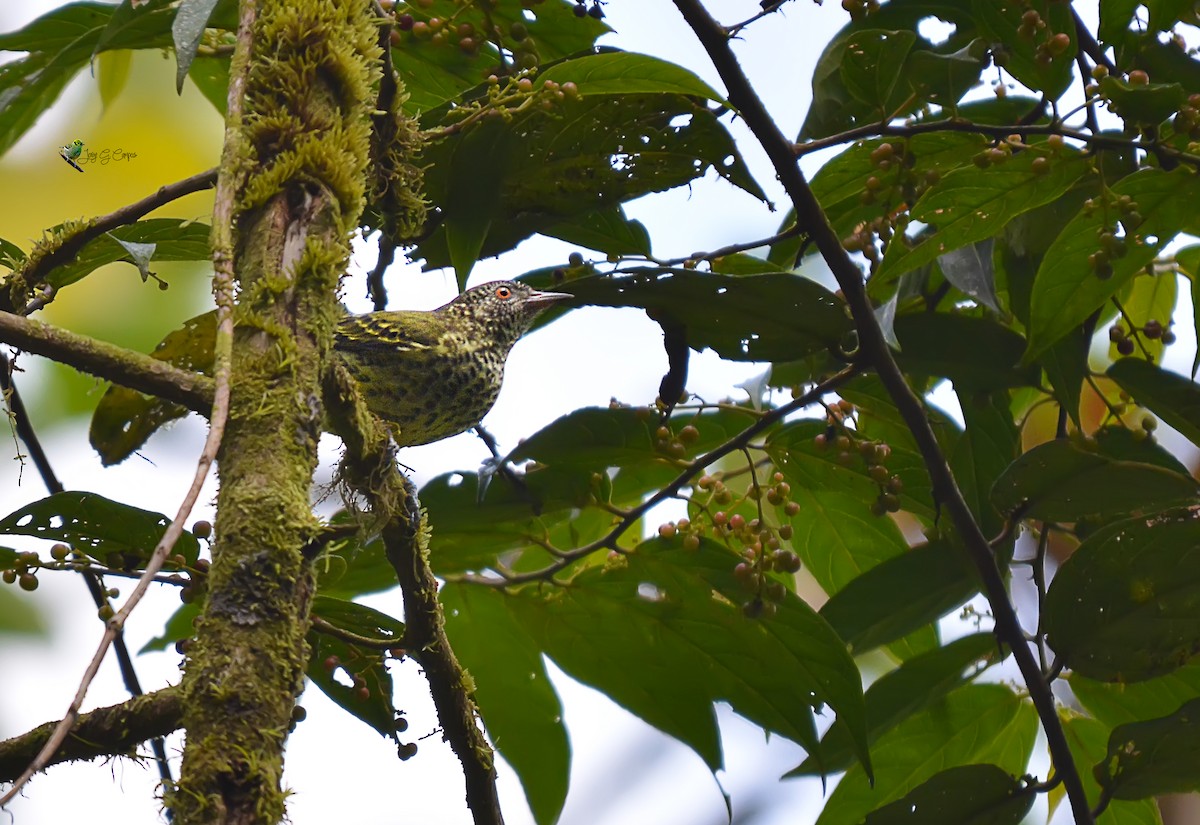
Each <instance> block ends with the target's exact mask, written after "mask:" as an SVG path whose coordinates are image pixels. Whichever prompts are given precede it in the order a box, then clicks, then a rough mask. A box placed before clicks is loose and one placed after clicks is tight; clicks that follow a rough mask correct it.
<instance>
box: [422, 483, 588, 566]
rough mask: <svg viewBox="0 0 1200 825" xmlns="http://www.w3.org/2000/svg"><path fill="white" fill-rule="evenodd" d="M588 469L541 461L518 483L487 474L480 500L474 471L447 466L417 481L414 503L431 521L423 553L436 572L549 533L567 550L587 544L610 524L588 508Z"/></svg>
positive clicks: (491, 559) (487, 558)
mask: <svg viewBox="0 0 1200 825" xmlns="http://www.w3.org/2000/svg"><path fill="white" fill-rule="evenodd" d="M591 476H592V472H591V471H590V470H582V469H573V468H543V469H536V470H531V471H529V472H526V473H525V475H524V476H522V481H523V482H524V485H523V488H522V489H517V488H514V487H513V485H512V484H510V483H509V482H508V481H507V480H506V479H504V478H497V479H495V480H494V481H493V482H492V484H490V485H489V486H488V488H487V492H486V494H485V495H484V496H483V497H482V501H481V500H480V496H479V495H478V489H479V480H478V476H477V475H475V474H474V473H471V474H469V475H467V474H462V473H447V474H445V475H441V476H438V477H436V478H434V479H432V480H431V481H429V482H428V483H427V484H426V485H425V486H424V487H422V488H421V493H420V499H421V503H422V505H424V507H425V509H426V510H427V511H428V512H429V519H430V522H431V523H433V524H435V525H436V529H435V530H434V531H433V535H432V537H431V538H430V550H431V552H430V561H431V562H432V564H433V569H434V572H435V573H437V574H438V575H439V576H442V575H446V574H449V573H462V572H464V571H467V570H486V569H489V568H492V567H494V566H495V565H496V564H497V562H498V559H499V558H500V557H501V555H502V554H505V553H507V552H508V551H511V550H524V549H526V548H529V547H534V546H536V544H537V542H540V541H551V542H554V543H555V546H557V547H558V548H559V549H563V550H568V549H572V548H575V547H579V546H582V545H583V544H587V543H588V542H590V541H592V540H593V539H595V538H598V537H599V535H602V534H603V532H604V531H605V530H606V529H607V527H608V526H610V525H611V521H612V516H611V515H609V514H606V513H602V512H600V511H596V510H593V509H591V508H589V509H587V510H585V511H584V512H583V514H582V515H580V513H579V512H578V511H579V510H581V509H582V508H586V507H587V505H588V503H589V497H590V496H591V495H593V494H594V493H596V492H599V493H600V494H603V490H601V489H599V488H597V489H593V487H592V481H591Z"/></svg>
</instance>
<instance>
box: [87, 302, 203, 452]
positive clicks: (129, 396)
mask: <svg viewBox="0 0 1200 825" xmlns="http://www.w3.org/2000/svg"><path fill="white" fill-rule="evenodd" d="M216 319H217V316H216V313H215V312H206V313H204V314H203V315H198V316H196V317H195V318H191V319H189V320H188V321H185V322H184V325H183V326H182V327H181V328H180V329H177V330H174V331H173V332H171V333H169V334H168V335H167V337H165V338H163V339H162V341H160V342H159V343H158V346H157V347H155V349H154V352H152V353H151V356H152V357H154V358H157V359H158V360H160V361H166V362H167V363H168V364H171V365H172V366H176V367H179V368H180V369H185V370H192V371H193V372H199V373H204V374H210V373H211V372H212V359H213V348H214V346H215V341H216V334H217V320H216ZM187 414H188V410H187V408H186V407H184V406H183V405H181V404H175V403H173V402H171V401H165V400H163V399H162V398H159V397H158V396H153V395H145V394H143V393H140V392H138V391H137V390H131V389H129V388H128V387H121V386H118V385H116V384H114V385H112V386H110V387H109V388H108V389H107V390H105V392H104V395H103V396H101V398H100V403H99V404H97V405H96V412H95V413H93V414H92V423H91V427H90V429H89V431H88V440H89V441H90V442H91V445H92V447H93V448H94V449H95V450H96V452H97V453H99V454H100V460H101V461H102V462H103V463H104V465H105V466H106V467H107V466H111V465H113V464H116V463H118V462H121V461H124V460H125V459H126V458H128V457H129V456H131V455H133V453H134V451H136V450H137V449H138V448H139V447H141V446H142V445H143V444H145V443H146V440H147V439H149V438H150V436H151V435H153V434H154V433H155V432H156V431H157V430H158V429H159V428H160V427H162V426H163V425H164V424H167V423H169V422H171V421H174V420H176V419H178V418H183V417H184V416H185V415H187Z"/></svg>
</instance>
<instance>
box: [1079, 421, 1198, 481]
mask: <svg viewBox="0 0 1200 825" xmlns="http://www.w3.org/2000/svg"><path fill="white" fill-rule="evenodd" d="M1142 432H1144V431H1141V430H1139V431H1138V432H1135V431H1133V430H1130V429H1129V428H1127V427H1124V426H1122V425H1120V424H1112V425H1110V426H1108V427H1101V428H1100V429H1098V430H1096V431H1095V432H1094V433H1092V438H1094V439H1095V440H1096V448H1097V449H1098V450H1099V451H1100V454H1101V455H1104V456H1107V457H1108V458H1111V459H1114V460H1116V461H1136V462H1141V463H1143V464H1153V465H1155V466H1156V467H1162V468H1163V469H1165V470H1170V471H1171V472H1173V473H1178V474H1179V475H1182V476H1190V475H1191V473H1192V471H1191V470H1189V469H1188V468H1187V467H1185V466H1184V464H1183V462H1181V461H1180V460H1179V459H1178V458H1176V457H1175V456H1174V455H1172V454H1171V453H1170V452H1169V451H1167V450H1166V449H1164V448H1163V446H1162V445H1161V444H1159V443H1158V442H1157V441H1156V440H1155V439H1153V438H1146V437H1142V436H1141V433H1142Z"/></svg>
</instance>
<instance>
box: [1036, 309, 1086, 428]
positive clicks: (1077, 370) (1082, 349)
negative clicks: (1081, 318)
mask: <svg viewBox="0 0 1200 825" xmlns="http://www.w3.org/2000/svg"><path fill="white" fill-rule="evenodd" d="M1090 346H1091V336H1090V335H1088V334H1087V330H1086V329H1085V328H1084V327H1082V326H1080V327H1076V328H1075V329H1074V330H1073V331H1071V332H1070V333H1068V334H1067V335H1065V336H1064V337H1062V338H1060V339H1059V340H1058V341H1057V342H1056V343H1055V344H1054V345H1052V346H1051V347H1050V348H1049V349H1048V350H1046V351H1045V352H1044V353H1042V356H1041V359H1040V360H1041V363H1042V368H1043V369H1044V370H1045V371H1046V380H1047V381H1048V382H1049V383H1050V387H1051V389H1052V390H1053V391H1054V398H1055V400H1056V401H1058V403H1059V404H1060V405H1061V406H1062V407H1063V408H1064V409H1066V411H1067V415H1069V416H1070V417H1071V421H1073V422H1074V423H1075V427H1076V429H1082V424H1081V422H1080V418H1079V401H1080V398H1081V397H1082V393H1083V381H1084V378H1085V377H1086V376H1087V374H1088V350H1089V348H1090Z"/></svg>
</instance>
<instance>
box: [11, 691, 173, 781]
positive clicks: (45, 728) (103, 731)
mask: <svg viewBox="0 0 1200 825" xmlns="http://www.w3.org/2000/svg"><path fill="white" fill-rule="evenodd" d="M182 716H183V701H182V697H181V696H180V693H179V688H176V687H169V688H164V689H163V690H158V691H155V692H154V693H148V694H145V695H144V696H137V697H135V698H133V699H129V700H127V701H125V702H122V703H121V704H119V705H110V706H109V707H106V708H97V709H96V710H93V711H91V712H90V713H85V714H83V715H81V716H80V717H79V723H78V724H77V725H76V726H75V728H74V730H73V731H72V732H71V735H70V736H68V737H67V738H66V740H65V741H64V742H62V744H61V746H60V747H58V748H56V749H55V750H54V752H53V753H52V754H51V755H50V756H49V758H48V759H47V760H46V764H45V766H44V767H48V766H50V765H57V764H59V763H61V762H70V761H73V760H76V759H92V758H94V757H97V756H130V755H132V754H133V750H134V748H135V747H137V745H138V744H140V743H142V742H145V741H146V740H147V739H152V738H155V737H160V738H161V737H163V736H166V735H167V734H168V733H171V732H172V731H175V730H178V729H179V725H180V719H181V718H182ZM58 724H59V723H58V722H47V723H46V724H44V725H39V726H38V727H36V728H34V729H33V730H31V731H29V732H28V733H23V734H21V735H20V736H14V737H13V738H12V739H8V740H5V741H3V742H0V782H7V781H9V780H11V779H12V778H13V777H14V776H17V775H18V774H19V773H20V772H21V769H22V768H24V767H25V766H26V765H28V764H29V763H30V761H31V760H32V759H33V758H34V757H35V756H36V754H37V753H38V751H39V750H41V749H42V748H43V747H44V746H45V744H46V743H47V742H48V741H49V740H50V737H51V736H52V735H53V734H54V732H55V729H56V727H57V726H58Z"/></svg>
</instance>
